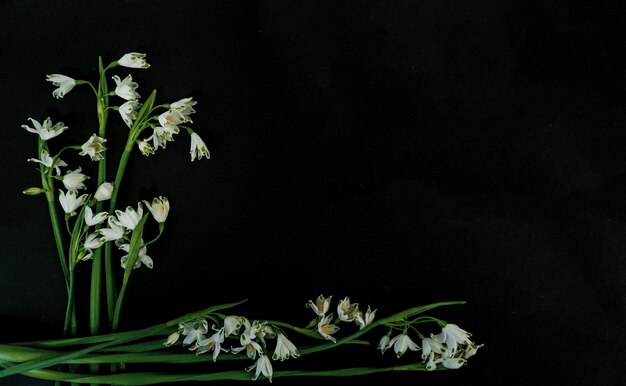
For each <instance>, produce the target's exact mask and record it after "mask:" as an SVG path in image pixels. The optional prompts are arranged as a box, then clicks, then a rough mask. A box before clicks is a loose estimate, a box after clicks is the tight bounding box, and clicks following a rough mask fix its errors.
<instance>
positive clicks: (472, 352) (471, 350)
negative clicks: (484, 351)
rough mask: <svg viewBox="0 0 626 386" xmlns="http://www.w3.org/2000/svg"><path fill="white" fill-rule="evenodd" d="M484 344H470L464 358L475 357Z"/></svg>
mask: <svg viewBox="0 0 626 386" xmlns="http://www.w3.org/2000/svg"><path fill="white" fill-rule="evenodd" d="M483 346H484V344H479V345H478V346H477V345H475V344H473V343H472V344H470V345H468V346H467V347H466V348H465V351H464V352H463V359H468V358H471V357H473V356H474V355H476V353H477V352H478V349H479V348H481V347H483Z"/></svg>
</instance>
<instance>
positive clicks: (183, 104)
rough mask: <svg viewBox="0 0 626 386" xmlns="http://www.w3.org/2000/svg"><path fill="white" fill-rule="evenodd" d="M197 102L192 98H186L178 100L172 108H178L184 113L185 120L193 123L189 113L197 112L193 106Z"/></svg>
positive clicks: (177, 109)
mask: <svg viewBox="0 0 626 386" xmlns="http://www.w3.org/2000/svg"><path fill="white" fill-rule="evenodd" d="M196 103H197V102H196V101H194V100H192V98H184V99H181V100H179V101H177V102H174V103H172V104H171V105H170V109H172V110H176V111H178V112H179V113H181V114H182V115H183V118H184V122H190V123H193V121H192V120H191V118H189V115H190V114H193V113H195V112H196V110H194V109H193V106H195V105H196Z"/></svg>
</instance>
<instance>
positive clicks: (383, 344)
mask: <svg viewBox="0 0 626 386" xmlns="http://www.w3.org/2000/svg"><path fill="white" fill-rule="evenodd" d="M377 348H378V349H379V350H380V352H381V353H383V354H384V353H385V351H387V349H388V348H389V335H383V337H382V338H380V342H378V347H377Z"/></svg>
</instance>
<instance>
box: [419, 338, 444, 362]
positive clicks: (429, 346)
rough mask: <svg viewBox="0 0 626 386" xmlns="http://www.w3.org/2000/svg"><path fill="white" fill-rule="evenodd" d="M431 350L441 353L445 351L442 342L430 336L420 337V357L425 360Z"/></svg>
mask: <svg viewBox="0 0 626 386" xmlns="http://www.w3.org/2000/svg"><path fill="white" fill-rule="evenodd" d="M432 352H434V353H435V354H439V355H442V354H443V353H445V352H446V348H445V347H444V346H443V344H441V343H439V342H437V341H436V340H434V339H432V338H424V339H422V359H423V360H426V358H428V357H429V356H430V354H431V353H432Z"/></svg>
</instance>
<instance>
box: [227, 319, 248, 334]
mask: <svg viewBox="0 0 626 386" xmlns="http://www.w3.org/2000/svg"><path fill="white" fill-rule="evenodd" d="M244 320H247V319H246V318H244V317H243V316H233V315H230V316H227V317H226V318H225V319H224V336H230V335H233V334H237V333H238V332H239V327H241V325H242V324H243V323H244Z"/></svg>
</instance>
